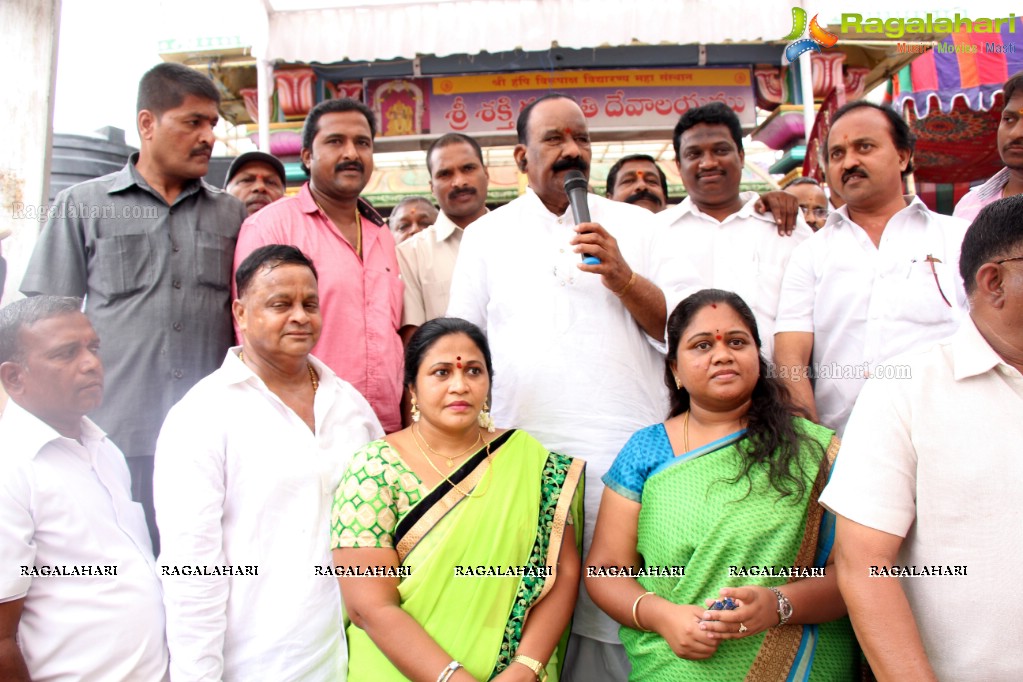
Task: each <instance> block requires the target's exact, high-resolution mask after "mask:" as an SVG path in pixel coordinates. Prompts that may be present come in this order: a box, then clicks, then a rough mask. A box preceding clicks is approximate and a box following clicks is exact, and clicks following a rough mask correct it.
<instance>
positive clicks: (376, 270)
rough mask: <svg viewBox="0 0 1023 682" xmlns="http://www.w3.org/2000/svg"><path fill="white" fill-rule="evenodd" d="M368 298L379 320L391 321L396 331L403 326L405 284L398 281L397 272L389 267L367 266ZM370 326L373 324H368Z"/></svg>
mask: <svg viewBox="0 0 1023 682" xmlns="http://www.w3.org/2000/svg"><path fill="white" fill-rule="evenodd" d="M365 282H366V296H367V297H369V298H370V302H369V303H370V308H371V309H372V310H374V311H375V312H376V316H378V317H377V319H380V318H383V319H389V320H390V321H391V325H392V326H393V327H394V329H395V330H397V329H398V327H399V326H400V325H401V305H402V296H403V294H404V292H405V283H404V282H402V281H401V280H400V279H398V275H397V270H396V269H393V270H392V268H389V267H384V268H381V267H379V266H375V267H374V266H370V265H367V266H366V279H365ZM368 325H369V326H372V325H373V322H372V321H370V322H368Z"/></svg>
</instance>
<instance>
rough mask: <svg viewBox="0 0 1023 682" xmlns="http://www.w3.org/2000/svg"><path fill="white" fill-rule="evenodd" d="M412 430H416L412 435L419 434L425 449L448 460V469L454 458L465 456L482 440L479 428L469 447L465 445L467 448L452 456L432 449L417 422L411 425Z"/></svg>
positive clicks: (452, 464)
mask: <svg viewBox="0 0 1023 682" xmlns="http://www.w3.org/2000/svg"><path fill="white" fill-rule="evenodd" d="M412 430H413V431H414V432H416V433H413V434H412V435H413V437H414V436H416V435H418V436H419V438H420V440H422V441H423V444H424V445H426V449H427V450H429V451H430V452H432V453H433V454H435V455H437V456H438V457H443V458H444V459H446V460H447V461H448V468H449V469H450V468H451V467H453V466H455V460H456V459H459V458H461V457H465V456H466V455H467V454H469V452H470V451H471V450H472V449H473V448H475V447H476V446H477V445H479V442H480V441H481V440H483V434H482V433H481V432H480V431H479V430H477V431H476V440H475V441H473V443H472V445H470V446H469V447H467V448H466V449H465V450H462V452H460V453H459V454H457V455H454V456H452V457H448V456H447V455H442V454H441V453H439V452H437V451H436V450H434V449H433V448H432V447H430V444H429V443H428V442H427V441H426V439H425V438H423V432H422V430H420V428H419V424H413V425H412Z"/></svg>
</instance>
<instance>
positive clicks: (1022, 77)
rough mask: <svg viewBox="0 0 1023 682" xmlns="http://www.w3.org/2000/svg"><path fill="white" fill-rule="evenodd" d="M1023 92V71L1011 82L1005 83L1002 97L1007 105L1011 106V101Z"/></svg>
mask: <svg viewBox="0 0 1023 682" xmlns="http://www.w3.org/2000/svg"><path fill="white" fill-rule="evenodd" d="M1021 91H1023V71H1018V72H1017V73H1016V74H1014V75H1013V76H1012V77H1011V78H1009V80H1007V81H1005V85H1003V86H1002V96H1003V97H1004V99H1005V104H1006V105H1008V104H1009V100H1010V99H1012V98H1013V97H1014V96H1015V95H1016V93H1017V92H1021Z"/></svg>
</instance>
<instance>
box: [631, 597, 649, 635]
mask: <svg viewBox="0 0 1023 682" xmlns="http://www.w3.org/2000/svg"><path fill="white" fill-rule="evenodd" d="M651 594H653V592H644V593H643V594H641V595H639V596H638V597H636V601H634V602H632V623H633V624H634V625H635V626H636V629H637V630H639V631H640V632H653V630H647V629H646V628H645V627H643V626H642V625H640V624H639V603H640V602H641V601H643V597H649V596H650V595H651Z"/></svg>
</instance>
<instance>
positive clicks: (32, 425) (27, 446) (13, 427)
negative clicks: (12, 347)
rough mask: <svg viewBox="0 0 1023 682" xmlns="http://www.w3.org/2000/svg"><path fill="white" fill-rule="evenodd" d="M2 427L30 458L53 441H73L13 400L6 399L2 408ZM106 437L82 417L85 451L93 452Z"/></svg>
mask: <svg viewBox="0 0 1023 682" xmlns="http://www.w3.org/2000/svg"><path fill="white" fill-rule="evenodd" d="M3 426H4V431H7V432H8V434H10V435H14V434H16V438H17V442H18V444H19V445H20V446H21V448H23V450H22V451H23V452H26V453H29V455H30V458H34V457H35V456H36V455H38V454H39V452H40V451H42V449H43V448H44V447H46V446H47V445H48V444H49V443H52V442H53V441H55V440H74V439H71V438H66V437H65V436H62V435H60V433H58V432H57V430H56V429H54V428H53V427H52V426H50V425H49V424H47V423H46V422H44V421H43V420H42V419H40V418H39V417H37V416H35V415H34V414H32V413H31V412H29V411H28V410H26V409H25V408H23V407H22V406H21V405H19V404H18V403H16V402H15V401H14V399H13V398H10V399H8V401H7V407H6V408H4V413H3ZM106 437H107V434H106V433H104V432H103V430H102V429H101V428H99V427H98V426H96V424H95V423H94V422H93V421H92V420H91V419H89V418H88V417H82V438H81V442H82V444H84V445H85V446H86V449H87V450H89V451H90V452H91V451H92V450H94V449H95V445H96V444H97V443H99V442H100V441H102V440H103V439H104V438H106Z"/></svg>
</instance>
